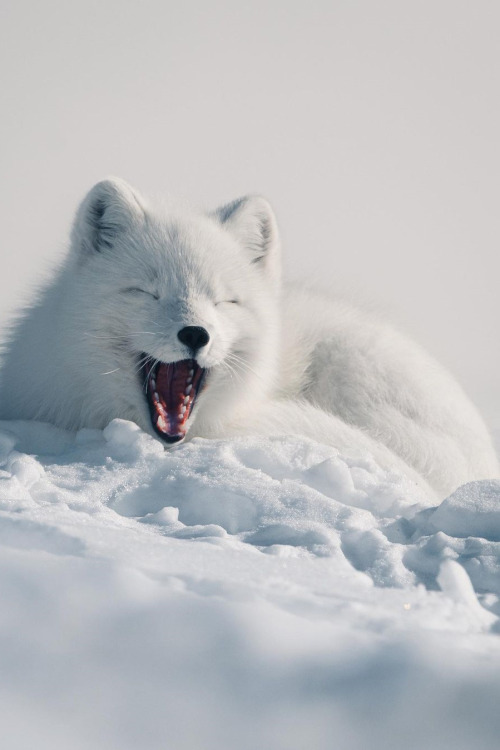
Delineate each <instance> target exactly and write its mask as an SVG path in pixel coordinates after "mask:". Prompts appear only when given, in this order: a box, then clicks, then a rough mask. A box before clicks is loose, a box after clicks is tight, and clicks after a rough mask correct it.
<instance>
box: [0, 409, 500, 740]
mask: <svg viewBox="0 0 500 750" xmlns="http://www.w3.org/2000/svg"><path fill="white" fill-rule="evenodd" d="M499 596H500V481H488V482H486V481H485V482H474V483H471V484H469V485H466V486H464V487H461V488H460V489H458V490H457V491H456V492H455V493H454V494H453V495H452V496H451V497H449V498H448V499H447V500H445V501H444V502H443V503H442V504H441V505H440V506H439V507H438V508H436V507H433V506H432V503H431V502H429V501H428V499H427V498H426V497H425V496H424V495H423V494H422V492H421V491H418V490H417V489H416V488H415V486H414V485H412V484H411V483H409V482H408V480H406V479H404V478H403V477H401V476H399V475H397V474H395V473H393V472H390V473H389V472H387V471H383V470H382V469H380V468H379V467H378V466H377V465H376V464H375V463H374V461H373V460H372V459H371V458H370V457H369V456H366V457H365V458H363V459H362V460H360V459H359V458H357V459H353V458H351V457H349V456H345V455H339V454H338V453H337V452H335V451H334V450H333V449H331V448H328V447H325V446H322V445H319V444H317V443H314V442H312V441H310V440H306V439H303V438H298V437H297V438H292V437H287V438H274V439H268V438H257V437H255V438H241V439H235V440H231V441H223V440H213V441H209V440H203V439H195V440H193V441H191V442H189V443H186V444H185V445H181V446H178V447H175V448H173V449H172V450H169V451H165V450H164V448H163V445H162V444H160V443H159V442H158V441H156V440H155V439H153V438H152V437H150V436H148V435H146V434H144V433H143V432H141V430H140V429H139V428H138V427H136V426H135V425H134V424H132V423H130V422H125V421H122V420H114V421H113V422H112V423H111V424H110V425H109V426H108V427H107V428H106V429H105V430H104V432H101V431H98V430H89V429H84V430H81V431H80V432H78V433H77V434H76V435H74V434H72V433H67V432H64V431H62V430H59V429H57V428H55V427H52V426H49V425H43V424H37V423H28V422H3V423H0V604H1V615H0V706H1V720H2V738H3V739H2V746H3V747H5V748H8V750H25V748H27V747H30V748H35V750H67V749H68V748H71V750H90V749H91V748H92V750H94V748H98V749H101V748H103V749H104V750H137V748H145V749H146V750H156V749H157V748H158V750H159V749H160V748H162V749H164V748H172V749H175V750H198V749H199V750H202V749H203V750H212V749H213V750H222V749H224V750H225V749H226V748H227V749H228V750H229V748H236V747H237V748H239V749H241V750H247V749H248V750H254V749H255V748H262V749H263V750H266V748H273V749H275V750H303V749H304V748H315V749H318V750H323V749H324V750H331V748H334V747H338V748H342V750H366V748H370V750H379V749H380V750H382V749H384V750H386V749H390V750H392V748H394V749H395V748H402V747H404V748H407V749H408V750H412V749H415V750H417V748H419V749H420V748H429V750H444V749H445V748H453V749H454V750H461V749H462V748H464V750H465V748H470V747H480V748H481V749H482V750H489V748H492V749H493V748H495V749H496V748H497V747H498V741H499V740H498V737H499V734H500V713H499V711H498V704H499V701H500V670H499V667H500V641H499V638H498V633H499V632H500V627H499V620H498V616H499V615H500V603H499Z"/></svg>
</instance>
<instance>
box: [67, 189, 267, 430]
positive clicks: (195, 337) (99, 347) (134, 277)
mask: <svg viewBox="0 0 500 750" xmlns="http://www.w3.org/2000/svg"><path fill="white" fill-rule="evenodd" d="M69 265H70V268H69V269H68V270H69V275H70V277H71V279H72V283H71V291H70V292H69V294H70V296H71V299H68V304H69V305H72V306H73V310H74V311H78V325H79V327H80V328H83V329H84V330H81V333H80V335H81V337H82V342H81V344H82V346H84V347H85V350H86V364H85V369H86V370H87V371H88V374H89V377H91V379H92V382H93V383H94V384H96V386H95V387H97V384H98V387H99V395H96V408H97V410H98V411H99V413H100V414H101V415H102V418H101V420H100V421H102V422H104V421H106V420H108V421H109V419H111V418H113V417H124V418H127V419H133V420H134V421H136V422H137V423H138V424H139V425H140V426H141V427H143V429H146V430H147V431H149V432H151V433H153V434H155V435H156V436H157V437H159V438H161V439H162V440H163V441H164V442H165V443H167V444H170V443H175V442H179V441H181V440H182V439H184V438H185V437H186V436H187V435H188V434H189V435H195V434H198V433H200V432H202V433H203V434H206V433H209V432H210V429H211V426H216V425H217V424H218V423H219V422H220V421H222V420H224V421H226V422H227V420H228V418H230V416H231V414H232V413H233V412H238V411H239V410H241V409H243V408H245V406H246V405H247V404H251V403H252V402H254V401H255V399H259V398H261V397H265V396H266V395H267V394H268V393H269V390H270V389H272V387H273V385H274V380H275V378H276V367H277V363H276V352H277V349H278V347H277V338H278V336H279V316H278V302H279V296H280V243H279V235H278V230H277V225H276V220H275V217H274V214H273V211H272V209H271V207H270V205H269V203H268V202H267V201H266V200H265V199H264V198H262V197H259V196H247V197H244V198H240V199H238V200H235V201H233V202H232V203H229V204H228V205H225V206H223V207H222V208H219V209H217V210H216V211H214V212H212V213H209V214H202V213H198V214H197V213H186V212H178V213H175V214H168V213H167V212H165V210H163V209H155V208H153V207H151V206H150V205H149V204H148V202H147V201H146V200H144V198H143V197H142V196H141V195H139V193H138V192H137V191H136V190H133V189H132V188H131V187H130V186H129V185H128V184H127V183H126V182H124V181H123V180H119V179H108V180H104V181H102V182H99V183H98V184H97V185H95V186H94V187H93V188H92V190H91V191H90V192H89V193H88V195H87V196H86V197H85V199H84V200H83V202H82V204H81V205H80V207H79V209H78V212H77V215H76V219H75V222H74V226H73V231H72V236H71V253H70V260H69ZM96 378H97V381H96ZM97 400H98V401H99V405H98V406H97Z"/></svg>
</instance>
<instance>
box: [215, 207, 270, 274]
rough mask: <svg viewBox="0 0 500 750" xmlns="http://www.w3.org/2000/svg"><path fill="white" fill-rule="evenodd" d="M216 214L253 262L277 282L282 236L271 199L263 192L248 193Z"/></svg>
mask: <svg viewBox="0 0 500 750" xmlns="http://www.w3.org/2000/svg"><path fill="white" fill-rule="evenodd" d="M215 215H216V217H217V218H218V220H219V222H220V223H221V225H222V226H223V227H224V228H225V229H227V230H228V231H229V232H230V233H231V234H232V235H233V236H234V237H236V239H237V240H238V241H239V242H240V243H241V245H242V246H243V247H244V249H245V250H246V251H247V253H249V256H250V259H251V262H252V263H254V264H255V265H256V266H257V267H259V268H261V269H262V270H263V271H264V273H266V274H267V275H268V276H269V277H270V278H272V279H274V280H275V281H278V280H279V278H280V239H279V233H278V227H277V224H276V218H275V216H274V212H273V210H272V208H271V206H270V205H269V203H268V201H267V200H266V199H265V198H263V197H262V196H260V195H247V196H245V197H244V198H239V199H238V200H235V201H233V203H229V204H227V205H226V206H222V208H219V209H218V210H217V211H216V212H215Z"/></svg>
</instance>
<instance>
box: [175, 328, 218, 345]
mask: <svg viewBox="0 0 500 750" xmlns="http://www.w3.org/2000/svg"><path fill="white" fill-rule="evenodd" d="M177 338H178V339H179V341H180V342H181V343H182V344H186V346H188V347H189V348H190V349H191V350H192V351H196V350H197V349H201V347H202V346H206V344H208V342H209V341H210V336H209V334H208V331H207V330H206V329H205V328H202V327H201V326H186V327H185V328H181V330H180V331H179V333H178V334H177Z"/></svg>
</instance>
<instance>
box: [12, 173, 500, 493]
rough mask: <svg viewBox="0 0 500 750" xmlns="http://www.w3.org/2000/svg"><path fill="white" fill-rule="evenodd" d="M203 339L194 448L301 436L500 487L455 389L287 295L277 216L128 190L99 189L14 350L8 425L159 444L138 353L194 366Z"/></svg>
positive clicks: (419, 476)
mask: <svg viewBox="0 0 500 750" xmlns="http://www.w3.org/2000/svg"><path fill="white" fill-rule="evenodd" d="M188 325H197V326H203V327H204V328H206V329H207V331H208V332H209V334H210V342H209V343H208V345H207V346H205V347H203V349H202V350H201V351H200V352H199V353H198V355H197V360H198V363H199V364H200V366H202V367H204V368H207V373H208V374H207V379H206V388H205V389H204V391H203V392H202V393H201V394H200V396H199V397H198V400H197V402H196V405H195V408H194V411H193V414H192V416H191V417H190V420H189V423H188V425H189V427H188V432H187V437H188V438H191V437H194V436H205V437H228V436H232V435H238V434H245V433H260V434H264V435H276V434H282V433H288V434H289V433H293V434H302V435H306V436H309V437H311V438H314V439H315V440H318V441H320V442H325V443H327V444H329V445H332V446H333V447H335V448H337V449H339V450H340V451H342V452H344V453H348V454H351V455H353V454H362V453H366V452H369V453H371V454H372V455H373V456H374V458H375V459H376V460H377V461H378V462H379V463H380V464H381V465H382V466H383V467H384V468H394V469H396V470H398V471H402V472H403V473H405V474H406V475H407V476H408V478H409V479H410V480H411V481H416V482H418V483H419V484H421V485H423V486H424V487H425V486H427V483H428V484H429V485H430V486H431V487H432V488H433V490H434V491H435V492H436V493H437V494H438V495H439V496H444V495H446V494H448V493H449V492H451V491H452V490H454V489H455V488H456V487H457V486H458V485H460V484H463V483H464V482H467V481H470V480H473V479H483V478H487V477H493V476H498V475H499V467H498V463H497V458H496V456H495V452H494V449H493V447H492V444H491V441H490V437H489V435H488V432H487V429H486V427H485V426H484V423H483V421H482V419H481V417H480V416H479V414H478V412H477V410H476V409H475V407H474V406H473V405H472V404H471V402H470V401H469V400H468V398H467V397H466V395H465V394H464V392H463V391H462V389H461V388H460V386H459V385H458V384H457V383H456V381H455V380H454V379H453V377H452V376H451V375H450V374H449V373H447V372H446V371H445V370H444V369H443V368H442V367H441V366H440V365H439V364H438V363H436V362H435V361H434V360H433V359H432V358H431V357H430V356H429V355H427V354H426V353H425V352H424V351H423V350H422V349H421V348H420V347H419V346H417V345H416V344H414V343H413V342H411V341H410V340H409V339H407V338H406V337H404V336H403V335H401V334H400V333H398V332H397V331H396V330H394V329H393V328H391V327H390V326H388V325H387V324H386V323H382V322H380V321H377V320H376V319H374V318H373V317H372V316H371V315H369V314H367V313H365V312H363V311H361V310H358V309H355V308H353V307H350V306H349V305H346V304H345V303H341V302H338V301H335V300H333V299H329V298H328V297H327V296H325V295H322V294H320V293H317V292H314V291H311V290H308V289H306V288H301V287H299V286H292V287H288V286H284V287H282V285H281V281H280V247H279V237H278V230H277V227H276V221H275V218H274V215H273V212H272V210H271V208H270V206H269V204H268V203H267V201H265V200H264V199H263V198H260V197H248V198H243V199H241V200H239V201H235V202H234V203H232V204H230V205H228V206H225V207H223V208H221V209H219V210H218V211H216V212H214V213H213V214H211V215H204V214H189V213H181V214H178V215H171V214H169V215H166V214H165V212H164V211H162V210H158V209H157V210H154V209H153V208H151V207H149V206H148V205H147V203H146V202H145V201H144V199H143V198H142V197H140V196H139V195H138V194H137V193H136V192H135V191H133V190H132V189H131V188H130V186H129V185H127V184H126V183H125V182H123V181H122V180H117V179H112V180H105V181H103V182H101V183H98V184H97V185H96V186H95V187H94V188H93V189H92V190H91V191H90V193H89V194H88V195H87V196H86V198H85V199H84V201H83V203H82V205H81V206H80V208H79V210H78V212H77V216H76V219H75V223H74V227H73V232H72V238H71V248H70V251H69V253H68V255H67V257H66V259H65V260H64V262H63V264H62V266H61V268H60V269H59V271H58V272H57V274H55V275H54V277H53V279H52V280H51V281H50V283H49V284H47V285H46V286H45V288H44V289H43V290H42V291H41V292H40V294H39V296H38V299H37V300H36V301H35V302H34V303H33V304H32V306H30V307H29V308H28V309H26V310H25V311H24V313H23V314H22V315H21V316H20V318H19V320H18V321H17V323H16V324H15V325H14V326H13V329H12V331H11V335H10V338H9V339H8V341H7V342H6V344H5V347H4V355H3V367H2V372H1V381H0V418H2V419H36V420H42V421H48V422H52V423H54V424H56V425H59V426H61V427H64V428H68V429H71V430H76V429H78V428H81V427H95V428H103V427H105V426H106V425H107V424H108V423H109V422H110V420H112V419H113V418H115V417H121V418H124V419H130V420H133V421H135V422H136V423H137V424H139V425H140V426H141V427H142V428H143V429H144V430H146V431H148V432H150V433H151V434H154V432H153V428H152V425H151V420H150V416H149V411H148V408H147V404H146V399H145V396H144V390H143V388H142V384H141V382H140V377H139V374H138V362H139V358H140V356H141V354H142V353H147V354H149V355H151V356H153V357H155V358H157V359H159V360H161V361H164V362H173V361H176V360H180V359H185V358H187V357H189V356H190V353H189V352H188V351H187V350H186V347H185V346H184V345H183V344H182V343H181V342H180V341H179V339H178V338H177V332H178V331H179V330H180V329H181V328H182V327H184V326H188Z"/></svg>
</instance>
